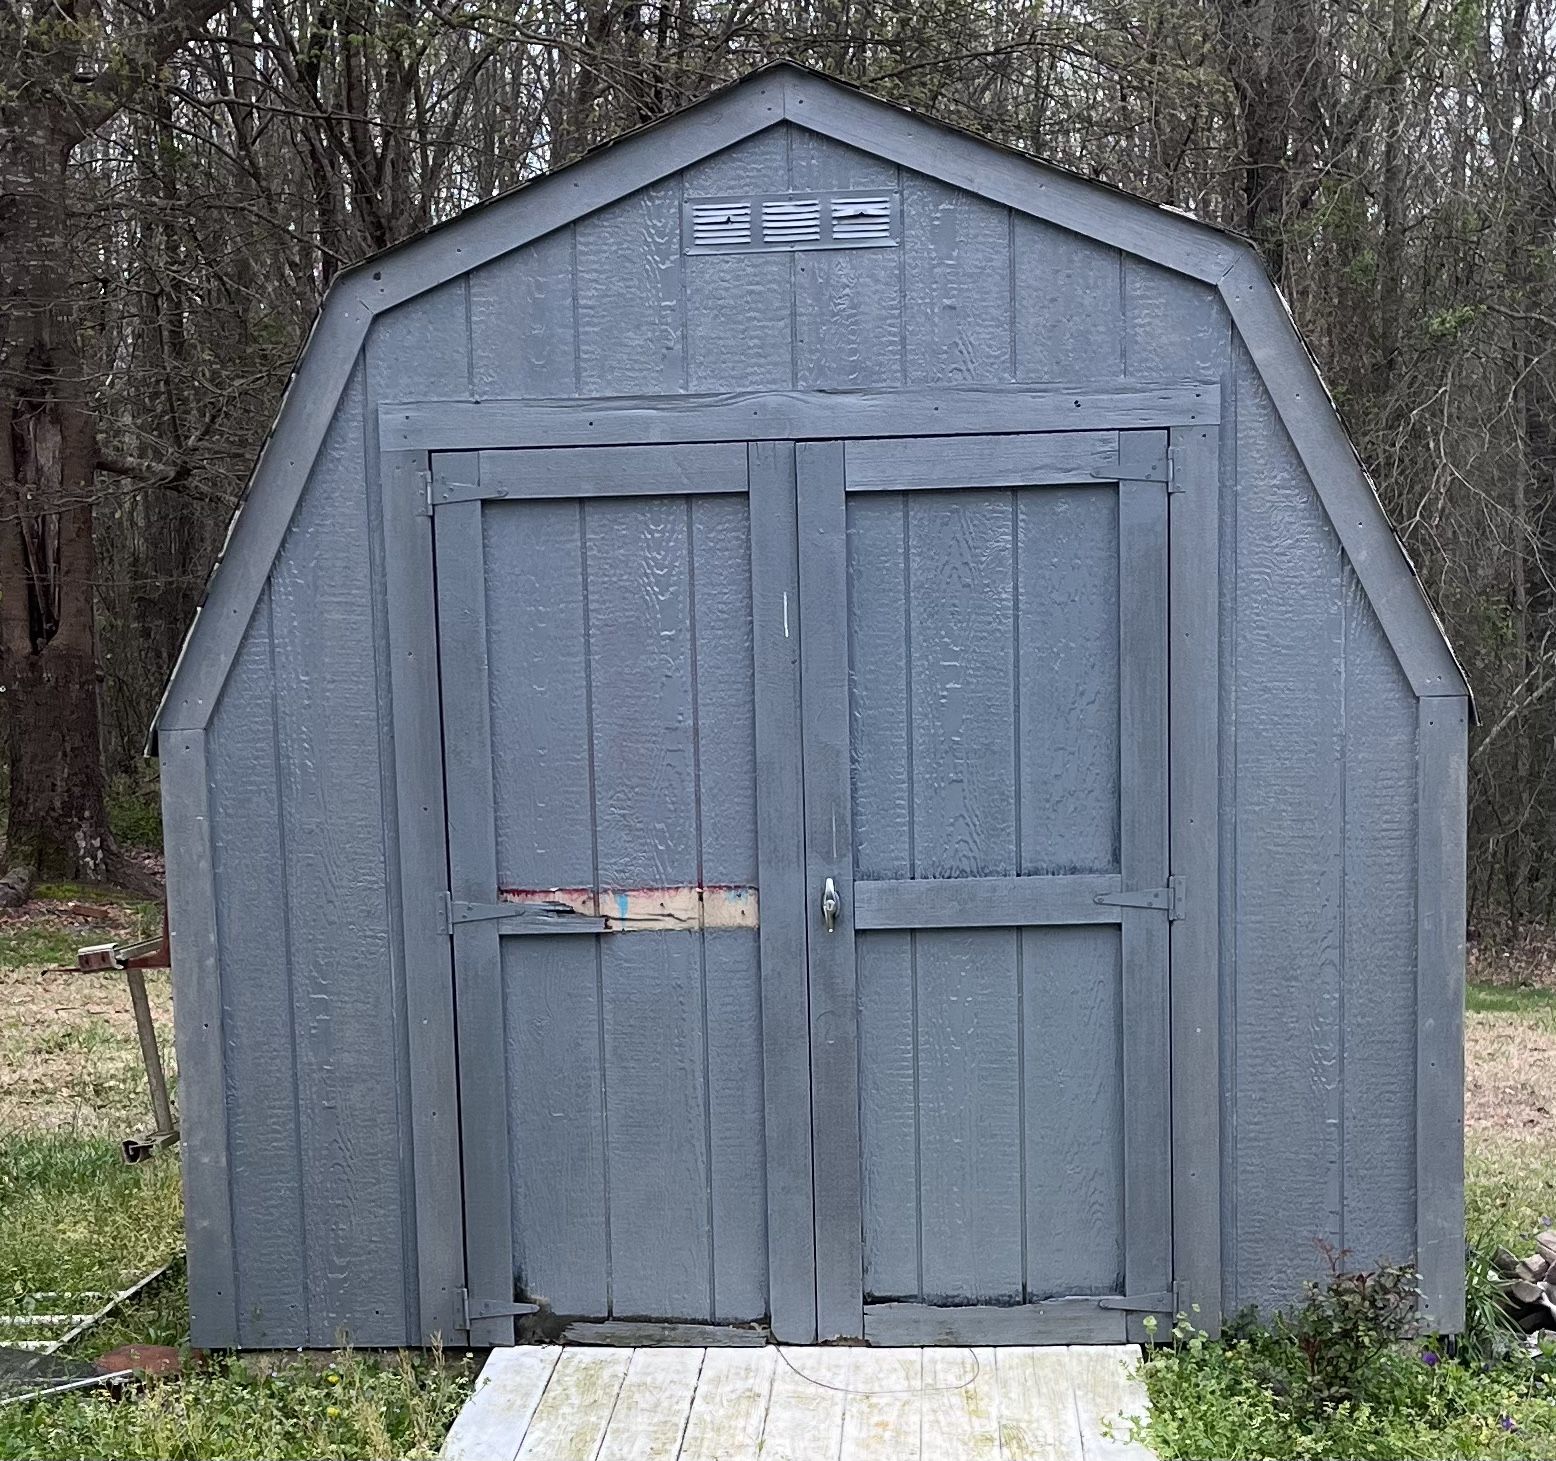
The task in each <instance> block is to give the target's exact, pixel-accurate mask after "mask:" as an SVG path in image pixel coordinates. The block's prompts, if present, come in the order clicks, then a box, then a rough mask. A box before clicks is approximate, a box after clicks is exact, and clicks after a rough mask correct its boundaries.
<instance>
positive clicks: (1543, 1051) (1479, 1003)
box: [1464, 930, 1556, 1161]
mask: <svg viewBox="0 0 1556 1461" xmlns="http://www.w3.org/2000/svg"><path fill="white" fill-rule="evenodd" d="M1469 977H1470V981H1471V985H1472V989H1471V994H1470V1010H1469V1013H1468V1014H1467V1015H1466V1017H1465V1023H1464V1075H1465V1082H1464V1087H1465V1088H1464V1120H1465V1134H1466V1139H1467V1144H1468V1147H1469V1150H1470V1152H1471V1154H1472V1155H1473V1154H1475V1153H1477V1152H1479V1153H1482V1154H1486V1153H1489V1152H1493V1151H1495V1152H1502V1151H1508V1150H1509V1149H1522V1153H1521V1154H1524V1155H1527V1156H1528V1157H1531V1158H1534V1157H1539V1158H1541V1159H1542V1160H1547V1161H1548V1160H1549V1154H1550V1129H1551V1113H1552V1111H1553V1109H1556V935H1553V934H1552V933H1550V932H1548V931H1545V930H1541V931H1539V932H1537V933H1535V934H1530V935H1525V936H1524V937H1522V938H1520V939H1519V940H1517V941H1516V942H1513V941H1509V940H1506V939H1499V940H1496V941H1489V940H1488V941H1486V942H1485V943H1482V944H1479V945H1476V946H1472V948H1471V950H1470V958H1469Z"/></svg>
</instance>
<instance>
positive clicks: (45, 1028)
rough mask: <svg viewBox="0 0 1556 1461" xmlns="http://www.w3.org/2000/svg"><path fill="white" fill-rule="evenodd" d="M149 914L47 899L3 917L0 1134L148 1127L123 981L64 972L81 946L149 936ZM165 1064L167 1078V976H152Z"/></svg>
mask: <svg viewBox="0 0 1556 1461" xmlns="http://www.w3.org/2000/svg"><path fill="white" fill-rule="evenodd" d="M147 921H148V914H147V911H146V910H145V909H142V908H136V907H133V906H127V905H122V904H116V903H108V902H104V901H100V900H94V901H91V902H88V901H86V900H85V899H82V898H50V899H42V900H37V901H35V902H33V903H31V904H29V905H28V906H27V908H26V909H25V910H22V911H20V912H19V913H16V914H10V915H7V916H6V917H4V918H3V919H0V1132H4V1131H29V1132H45V1131H48V1132H71V1131H85V1130H90V1131H92V1132H94V1133H97V1132H103V1131H108V1132H119V1133H122V1134H123V1135H125V1136H128V1135H131V1134H132V1132H134V1131H139V1130H143V1129H146V1128H148V1127H149V1126H150V1125H151V1103H150V1097H149V1096H148V1095H147V1091H146V1081H145V1075H144V1071H143V1068H142V1065H141V1058H140V1045H139V1042H138V1041H137V1039H136V1035H135V1018H134V1015H133V1014H132V1013H131V1009H130V996H129V991H128V990H127V989H126V987H125V982H124V975H123V974H122V973H118V972H108V973H100V974H82V973H78V972H77V971H76V970H75V969H74V968H72V967H66V966H67V965H68V964H70V963H72V962H73V960H74V951H75V949H76V948H77V947H79V946H84V945H87V944H93V943H109V942H124V941H128V940H132V939H135V938H137V937H140V936H141V935H142V934H143V932H144V931H146V926H147ZM145 972H146V986H147V992H148V994H149V995H150V997H151V1006H152V1013H153V1017H154V1018H155V1020H156V1023H157V1026H158V1034H159V1039H160V1043H161V1046H162V1055H163V1060H164V1061H165V1062H166V1063H167V1065H168V1074H169V1078H170V1079H171V1077H172V1074H173V1070H172V1066H173V1000H172V990H171V986H170V984H169V979H168V974H167V971H166V970H163V969H148V970H147V971H145Z"/></svg>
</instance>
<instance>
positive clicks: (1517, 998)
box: [1464, 984, 1556, 1027]
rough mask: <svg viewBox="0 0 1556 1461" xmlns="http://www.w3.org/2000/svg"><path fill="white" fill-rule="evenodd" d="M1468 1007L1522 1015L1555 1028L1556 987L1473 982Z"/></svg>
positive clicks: (1476, 1011)
mask: <svg viewBox="0 0 1556 1461" xmlns="http://www.w3.org/2000/svg"><path fill="white" fill-rule="evenodd" d="M1464 1003H1465V1007H1466V1008H1467V1009H1468V1010H1469V1012H1470V1013H1471V1014H1475V1015H1520V1016H1523V1017H1525V1018H1527V1019H1530V1020H1533V1021H1536V1022H1537V1023H1539V1024H1542V1025H1549V1026H1552V1027H1556V989H1547V988H1544V987H1542V986H1539V985H1531V984H1471V985H1469V986H1468V988H1467V989H1466V990H1465V997H1464Z"/></svg>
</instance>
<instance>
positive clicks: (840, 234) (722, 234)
mask: <svg viewBox="0 0 1556 1461" xmlns="http://www.w3.org/2000/svg"><path fill="white" fill-rule="evenodd" d="M901 217H902V210H901V208H900V206H899V203H898V198H897V194H896V193H766V194H762V193H759V194H757V195H756V196H755V197H749V196H748V197H744V198H688V199H687V200H686V203H685V205H684V207H683V209H682V215H681V244H682V247H683V248H684V250H685V251H686V252H687V253H688V254H731V253H773V252H779V251H789V250H794V249H871V248H890V247H892V246H894V245H895V244H896V243H897V241H898V238H899V236H900V233H901V227H900V220H901Z"/></svg>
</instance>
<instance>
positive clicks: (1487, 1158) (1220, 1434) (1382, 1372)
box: [1142, 991, 1556, 1461]
mask: <svg viewBox="0 0 1556 1461" xmlns="http://www.w3.org/2000/svg"><path fill="white" fill-rule="evenodd" d="M1499 992H1500V991H1499ZM1465 1208H1466V1214H1465V1216H1466V1228H1467V1232H1468V1235H1469V1239H1470V1248H1471V1258H1470V1262H1469V1282H1468V1285H1467V1287H1468V1303H1467V1311H1468V1319H1469V1325H1468V1328H1467V1331H1466V1335H1465V1339H1466V1341H1468V1342H1467V1343H1462V1344H1460V1345H1459V1346H1457V1347H1456V1346H1454V1345H1451V1344H1448V1343H1446V1342H1443V1341H1439V1340H1433V1339H1426V1340H1415V1341H1410V1342H1405V1343H1397V1342H1386V1343H1384V1344H1382V1345H1381V1346H1380V1349H1379V1353H1378V1357H1377V1359H1376V1361H1375V1363H1374V1364H1373V1366H1372V1368H1371V1369H1370V1370H1369V1372H1368V1374H1367V1377H1366V1381H1365V1384H1362V1385H1358V1386H1357V1391H1358V1393H1357V1395H1356V1396H1355V1397H1354V1398H1353V1399H1350V1400H1348V1401H1346V1402H1345V1403H1342V1404H1338V1405H1333V1406H1322V1405H1318V1406H1315V1405H1313V1404H1311V1403H1310V1402H1305V1401H1304V1397H1305V1396H1308V1395H1310V1393H1311V1388H1312V1387H1311V1382H1310V1379H1309V1373H1310V1366H1309V1364H1308V1361H1307V1357H1306V1355H1305V1354H1304V1353H1303V1350H1302V1348H1301V1346H1300V1345H1299V1344H1298V1343H1296V1342H1294V1340H1293V1339H1292V1337H1291V1336H1290V1335H1289V1334H1286V1333H1283V1332H1281V1330H1280V1327H1279V1326H1278V1325H1276V1326H1273V1329H1274V1332H1272V1330H1271V1328H1261V1327H1255V1326H1252V1325H1249V1326H1245V1327H1244V1328H1243V1329H1242V1331H1241V1332H1239V1330H1238V1328H1237V1327H1236V1326H1231V1327H1229V1329H1228V1337H1227V1338H1226V1339H1225V1340H1224V1341H1222V1342H1213V1341H1210V1340H1206V1339H1204V1338H1203V1337H1202V1336H1197V1335H1194V1334H1193V1333H1192V1332H1183V1333H1182V1334H1181V1336H1180V1342H1179V1343H1178V1344H1176V1345H1174V1346H1172V1347H1167V1346H1163V1347H1162V1348H1160V1349H1158V1350H1157V1351H1155V1352H1154V1353H1153V1355H1152V1356H1151V1358H1149V1359H1148V1360H1147V1361H1146V1363H1145V1365H1144V1367H1143V1371H1142V1374H1143V1378H1144V1380H1145V1383H1146V1389H1147V1392H1148V1394H1149V1396H1150V1401H1151V1412H1150V1418H1149V1420H1148V1422H1147V1426H1146V1430H1145V1435H1144V1439H1145V1440H1146V1442H1147V1443H1148V1444H1149V1445H1151V1446H1152V1447H1154V1448H1155V1449H1156V1451H1157V1453H1158V1454H1159V1455H1160V1456H1161V1457H1162V1458H1163V1461H1173V1458H1179V1457H1182V1458H1189V1457H1204V1456H1216V1457H1225V1458H1227V1461H1239V1458H1244V1457H1270V1458H1286V1457H1304V1458H1307V1457H1311V1458H1330V1457H1333V1458H1342V1457H1354V1458H1360V1461H1371V1458H1384V1457H1388V1458H1394V1457H1441V1456H1477V1457H1508V1458H1545V1457H1550V1456H1556V1353H1552V1354H1550V1355H1546V1356H1538V1357H1532V1356H1530V1355H1528V1354H1527V1352H1526V1351H1524V1349H1523V1347H1522V1345H1521V1343H1520V1342H1519V1341H1518V1340H1517V1339H1515V1338H1514V1336H1512V1335H1511V1334H1510V1333H1509V1332H1508V1331H1507V1329H1506V1327H1505V1325H1504V1324H1503V1323H1502V1322H1501V1321H1499V1319H1498V1317H1497V1313H1496V1306H1495V1290H1494V1288H1493V1286H1492V1284H1491V1282H1490V1280H1489V1278H1488V1277H1487V1264H1486V1262H1485V1259H1484V1257H1480V1256H1477V1255H1486V1254H1489V1253H1490V1251H1491V1250H1492V1249H1493V1248H1494V1247H1495V1246H1497V1245H1498V1244H1502V1245H1505V1246H1507V1247H1509V1248H1511V1249H1512V1250H1513V1251H1514V1252H1516V1253H1518V1254H1520V1255H1522V1254H1525V1253H1528V1252H1530V1251H1531V1249H1532V1247H1533V1241H1532V1240H1533V1235H1534V1233H1535V1232H1536V1231H1537V1230H1539V1229H1540V1228H1542V1227H1546V1226H1550V1225H1551V1222H1552V1219H1553V1218H1556V1155H1552V1154H1551V1153H1550V1152H1549V1151H1548V1150H1541V1148H1540V1146H1539V1145H1538V1144H1522V1143H1521V1144H1516V1145H1511V1146H1503V1147H1500V1148H1497V1149H1495V1150H1482V1151H1473V1150H1472V1152H1471V1155H1470V1158H1469V1161H1468V1172H1467V1183H1466V1194H1465ZM1321 1332H1322V1331H1321ZM1325 1342H1328V1341H1327V1339H1326V1341H1325Z"/></svg>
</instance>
